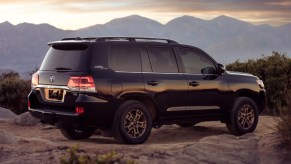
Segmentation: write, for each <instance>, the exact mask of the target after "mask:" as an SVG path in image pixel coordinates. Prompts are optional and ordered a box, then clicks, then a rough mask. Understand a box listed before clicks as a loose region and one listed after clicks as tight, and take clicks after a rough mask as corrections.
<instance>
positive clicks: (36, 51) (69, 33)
mask: <svg viewBox="0 0 291 164" xmlns="http://www.w3.org/2000/svg"><path fill="white" fill-rule="evenodd" d="M98 36H138V37H159V38H168V39H173V40H175V41H178V42H179V43H183V44H188V45H193V46H196V47H199V48H201V49H203V50H204V51H206V52H207V53H209V54H210V55H211V56H212V57H213V58H214V59H216V60H217V61H218V62H220V63H223V64H228V63H231V62H234V61H235V60H239V61H244V60H247V59H254V58H259V57H261V56H262V55H263V54H264V55H265V56H268V55H270V54H271V53H272V51H277V52H282V53H286V54H287V56H289V57H291V24H286V25H282V26H279V27H273V26H270V25H253V24H251V23H248V22H244V21H241V20H237V19H234V18H231V17H227V16H219V17H217V18H214V19H212V20H203V19H199V18H195V17H191V16H182V17H178V18H175V19H173V20H171V21H170V22H168V23H167V24H161V23H159V22H157V21H155V20H151V19H148V18H145V17H141V16H139V15H132V16H128V17H124V18H118V19H113V20H111V21H110V22H108V23H106V24H97V25H94V26H90V27H86V28H82V29H79V30H62V29H58V28H56V27H54V26H51V25H49V24H39V25H36V24H29V23H21V24H18V25H12V24H11V23H9V22H3V23H0V69H8V70H15V71H17V72H22V73H23V72H28V71H31V70H33V69H34V68H35V67H36V66H40V64H41V61H42V60H43V58H44V56H45V54H46V51H47V50H48V48H49V47H48V46H47V43H48V42H50V41H54V40H60V39H62V38H65V37H98Z"/></svg>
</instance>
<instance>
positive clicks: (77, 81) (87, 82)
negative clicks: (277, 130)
mask: <svg viewBox="0 0 291 164" xmlns="http://www.w3.org/2000/svg"><path fill="white" fill-rule="evenodd" d="M68 87H69V88H70V90H72V91H85V92H96V91H95V83H94V79H93V77H92V76H81V77H70V79H69V82H68Z"/></svg>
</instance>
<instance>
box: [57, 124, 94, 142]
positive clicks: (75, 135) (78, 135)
mask: <svg viewBox="0 0 291 164" xmlns="http://www.w3.org/2000/svg"><path fill="white" fill-rule="evenodd" d="M60 130H61V133H62V134H63V136H64V137H66V138H67V139H69V140H81V139H88V138H90V137H91V136H92V135H93V133H94V132H95V129H84V130H76V129H73V128H68V127H60Z"/></svg>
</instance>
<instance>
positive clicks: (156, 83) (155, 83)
mask: <svg viewBox="0 0 291 164" xmlns="http://www.w3.org/2000/svg"><path fill="white" fill-rule="evenodd" d="M158 84H159V82H158V81H154V80H152V81H148V85H152V86H156V85H158Z"/></svg>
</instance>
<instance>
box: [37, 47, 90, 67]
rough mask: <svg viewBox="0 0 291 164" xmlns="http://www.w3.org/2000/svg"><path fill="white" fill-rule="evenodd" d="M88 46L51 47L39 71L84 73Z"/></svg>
mask: <svg viewBox="0 0 291 164" xmlns="http://www.w3.org/2000/svg"><path fill="white" fill-rule="evenodd" d="M88 49H89V48H88V45H83V44H60V45H52V46H51V48H50V49H49V50H48V52H47V54H46V56H45V58H44V60H43V62H42V64H41V67H40V70H42V71H51V70H66V71H85V70H86V69H87V61H88V59H87V56H88Z"/></svg>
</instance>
